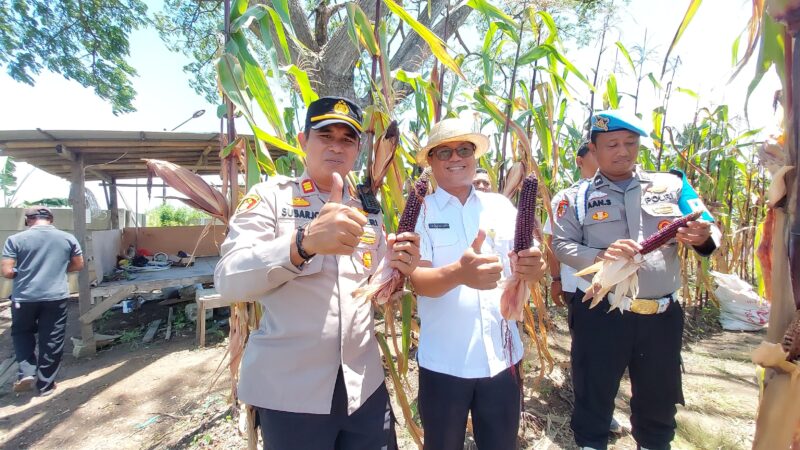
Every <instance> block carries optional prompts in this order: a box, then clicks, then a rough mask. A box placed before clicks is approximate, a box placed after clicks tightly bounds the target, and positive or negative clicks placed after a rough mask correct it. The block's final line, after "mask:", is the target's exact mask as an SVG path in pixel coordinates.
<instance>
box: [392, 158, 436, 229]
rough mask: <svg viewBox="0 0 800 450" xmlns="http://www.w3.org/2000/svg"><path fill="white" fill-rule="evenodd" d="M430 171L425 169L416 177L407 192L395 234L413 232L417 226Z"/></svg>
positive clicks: (426, 191)
mask: <svg viewBox="0 0 800 450" xmlns="http://www.w3.org/2000/svg"><path fill="white" fill-rule="evenodd" d="M430 173H431V172H430V169H425V171H424V172H422V175H420V176H419V178H417V181H416V182H415V183H414V187H413V189H411V190H410V191H409V192H408V198H407V199H406V207H405V208H404V209H403V214H402V215H401V216H400V222H399V223H398V224H397V234H400V233H406V232H410V233H413V232H414V229H415V228H416V227H417V219H418V218H419V212H420V210H421V209H422V202H423V201H425V195H426V194H427V193H428V178H429V177H430Z"/></svg>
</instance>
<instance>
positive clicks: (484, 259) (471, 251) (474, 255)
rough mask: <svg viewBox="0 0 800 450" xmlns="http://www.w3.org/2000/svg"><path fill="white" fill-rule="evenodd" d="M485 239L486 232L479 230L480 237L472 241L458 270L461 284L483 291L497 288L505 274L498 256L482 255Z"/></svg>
mask: <svg viewBox="0 0 800 450" xmlns="http://www.w3.org/2000/svg"><path fill="white" fill-rule="evenodd" d="M485 239H486V232H485V231H483V230H478V236H477V237H475V240H474V241H472V245H471V246H470V247H469V248H467V249H466V250H465V251H464V254H463V255H461V259H459V261H458V270H457V273H458V278H459V280H460V281H461V283H460V284H463V285H465V286H469V287H471V288H473V289H481V290H489V289H494V288H496V287H497V282H498V281H500V277H501V275H502V273H503V265H502V264H501V263H500V258H498V257H497V255H482V254H481V247H482V246H483V241H484V240H485Z"/></svg>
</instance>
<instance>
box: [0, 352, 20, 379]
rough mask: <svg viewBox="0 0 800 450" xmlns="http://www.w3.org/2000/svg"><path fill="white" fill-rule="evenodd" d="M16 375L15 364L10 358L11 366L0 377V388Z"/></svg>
mask: <svg viewBox="0 0 800 450" xmlns="http://www.w3.org/2000/svg"><path fill="white" fill-rule="evenodd" d="M16 375H17V362H16V361H14V358H11V365H10V366H8V367H7V368H6V371H5V372H3V374H2V375H0V386H5V384H6V382H7V381H8V379H9V378H11V377H14V376H16Z"/></svg>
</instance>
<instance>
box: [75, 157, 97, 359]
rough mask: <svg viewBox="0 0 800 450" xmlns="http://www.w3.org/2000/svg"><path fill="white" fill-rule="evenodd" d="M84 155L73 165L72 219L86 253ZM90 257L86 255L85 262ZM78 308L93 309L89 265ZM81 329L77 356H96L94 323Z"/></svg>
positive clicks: (81, 281)
mask: <svg viewBox="0 0 800 450" xmlns="http://www.w3.org/2000/svg"><path fill="white" fill-rule="evenodd" d="M83 170H84V163H83V154H81V153H75V161H74V162H73V163H72V183H73V185H74V186H73V189H72V195H73V197H72V217H73V220H74V222H75V224H74V232H75V238H77V240H78V244H80V246H81V250H83V251H84V252H85V251H86V176H85V174H84V171H83ZM87 257H88V255H87V254H86V253H84V260H86V258H87ZM78 292H79V297H78V308H79V311H80V314H81V315H83V314H86V313H87V312H89V311H90V310H91V309H92V296H91V287H90V286H89V264H85V265H84V266H83V270H81V271H80V272H78ZM78 323H79V324H80V327H81V339H82V340H83V346H82V347H81V348H80V351H79V352H78V355H77V356H87V355H94V354H95V352H96V351H97V349H96V348H95V340H94V329H93V326H92V323H91V322H90V323H83V322H80V321H79V322H78Z"/></svg>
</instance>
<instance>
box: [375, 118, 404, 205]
mask: <svg viewBox="0 0 800 450" xmlns="http://www.w3.org/2000/svg"><path fill="white" fill-rule="evenodd" d="M399 143H400V129H399V128H398V126H397V121H396V120H393V121H392V122H391V123H390V124H389V126H388V127H386V130H385V131H384V132H383V134H382V135H381V137H379V138H378V139H377V140H376V141H375V145H374V146H373V157H372V167H371V168H370V174H371V176H372V180H371V181H372V186H371V189H372V192H378V189H380V188H381V186H382V185H383V179H384V178H385V177H386V171H388V170H389V166H390V165H391V164H392V161H394V154H395V151H396V150H397V145H398V144H399Z"/></svg>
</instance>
